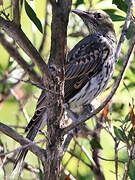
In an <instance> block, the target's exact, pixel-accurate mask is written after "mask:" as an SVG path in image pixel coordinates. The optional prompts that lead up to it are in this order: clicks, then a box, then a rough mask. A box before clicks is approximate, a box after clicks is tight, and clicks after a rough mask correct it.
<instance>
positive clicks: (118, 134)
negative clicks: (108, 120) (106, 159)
mask: <svg viewBox="0 0 135 180" xmlns="http://www.w3.org/2000/svg"><path fill="white" fill-rule="evenodd" d="M114 134H115V135H116V137H117V138H118V139H119V140H120V141H123V142H125V140H126V135H125V133H124V132H123V131H122V130H121V129H119V128H117V127H116V126H114Z"/></svg>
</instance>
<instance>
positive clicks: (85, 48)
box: [13, 9, 117, 172]
mask: <svg viewBox="0 0 135 180" xmlns="http://www.w3.org/2000/svg"><path fill="white" fill-rule="evenodd" d="M72 12H73V13H75V14H76V15H78V16H79V17H80V18H81V19H82V20H83V22H84V24H85V25H86V27H87V28H88V32H89V33H88V35H87V36H86V37H84V38H83V39H82V40H81V41H79V42H78V43H77V44H76V45H75V46H74V47H73V49H72V50H71V51H70V52H69V53H68V55H67V58H66V63H65V78H64V103H65V104H67V105H68V109H70V110H71V111H72V112H73V113H75V114H77V116H79V115H80V114H81V113H83V111H84V106H85V105H88V104H91V102H92V101H93V100H94V99H95V98H96V97H97V96H98V95H100V94H101V92H103V91H104V90H105V88H106V86H107V84H108V82H109V81H110V80H111V79H112V75H113V72H114V70H115V65H116V61H115V59H114V55H115V51H116V45H117V39H116V34H115V30H114V26H113V23H112V20H111V19H110V17H109V15H107V14H106V13H105V12H104V11H102V10H96V9H92V10H89V11H83V10H79V9H75V10H72ZM45 96H46V95H45V90H43V91H42V92H41V95H40V97H39V99H38V102H37V106H36V111H35V113H34V116H33V117H32V119H31V121H30V122H29V124H28V125H27V127H26V129H25V132H28V134H27V136H26V138H28V139H30V140H31V141H33V140H34V138H35V137H36V135H37V133H38V131H39V129H42V128H44V126H45V125H46V121H47V113H46V102H45ZM27 152H28V148H25V149H23V150H21V151H20V153H19V155H18V158H17V160H16V163H15V166H14V171H13V172H16V170H18V169H20V167H22V164H23V161H24V158H25V156H26V154H27Z"/></svg>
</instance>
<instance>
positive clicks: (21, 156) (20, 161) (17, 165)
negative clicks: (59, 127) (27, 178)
mask: <svg viewBox="0 0 135 180" xmlns="http://www.w3.org/2000/svg"><path fill="white" fill-rule="evenodd" d="M41 123H42V120H41V119H40V120H39V121H37V122H35V124H33V126H32V127H31V129H30V130H29V133H28V134H27V136H26V138H28V139H29V140H31V141H33V140H34V139H35V137H36V135H37V133H38V130H39V128H40V125H41ZM27 152H28V148H24V149H22V150H21V151H20V152H19V154H18V156H17V159H16V162H15V165H14V167H13V171H12V174H11V178H14V176H15V175H16V174H17V173H18V172H19V174H21V171H22V168H23V162H24V159H25V157H26V154H27Z"/></svg>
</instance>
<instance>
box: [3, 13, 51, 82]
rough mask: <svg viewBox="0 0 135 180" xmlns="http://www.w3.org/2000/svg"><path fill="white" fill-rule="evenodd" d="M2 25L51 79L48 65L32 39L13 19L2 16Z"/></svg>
mask: <svg viewBox="0 0 135 180" xmlns="http://www.w3.org/2000/svg"><path fill="white" fill-rule="evenodd" d="M0 27H2V28H3V30H4V31H5V32H6V33H7V34H8V35H9V36H10V37H11V38H12V39H13V40H15V41H16V42H17V43H18V45H19V46H20V47H21V48H22V49H23V50H24V52H25V53H26V54H27V55H28V56H29V57H30V58H31V60H32V61H33V63H34V64H36V65H37V66H38V68H39V69H40V71H41V73H42V74H43V75H44V74H45V75H46V78H47V79H50V77H51V76H50V72H49V70H48V67H47V65H46V63H45V62H44V60H43V59H42V57H41V56H40V54H39V53H38V51H37V50H36V48H35V47H34V46H33V45H32V43H31V42H30V40H29V39H28V38H27V36H26V35H25V34H24V32H23V31H22V29H21V28H18V26H17V25H16V24H15V23H14V22H11V21H7V20H5V19H4V18H2V17H1V16H0Z"/></svg>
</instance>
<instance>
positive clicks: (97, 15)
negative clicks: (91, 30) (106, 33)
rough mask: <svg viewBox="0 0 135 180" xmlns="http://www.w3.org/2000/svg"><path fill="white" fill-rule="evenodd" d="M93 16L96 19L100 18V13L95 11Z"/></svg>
mask: <svg viewBox="0 0 135 180" xmlns="http://www.w3.org/2000/svg"><path fill="white" fill-rule="evenodd" d="M94 16H95V18H96V19H101V18H102V16H101V14H100V13H96V14H95V15H94Z"/></svg>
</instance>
